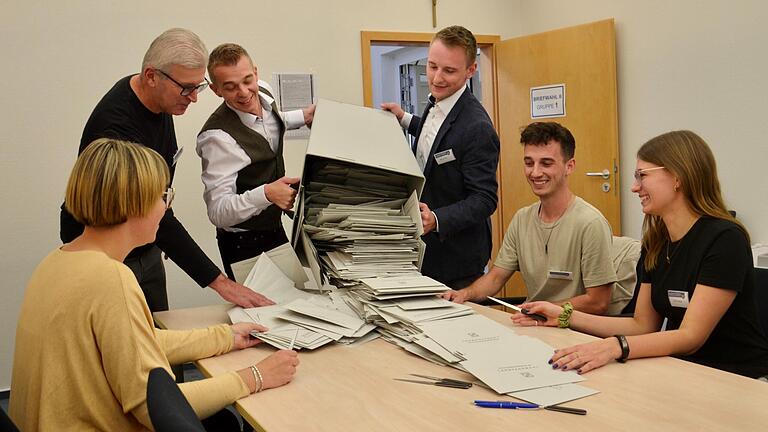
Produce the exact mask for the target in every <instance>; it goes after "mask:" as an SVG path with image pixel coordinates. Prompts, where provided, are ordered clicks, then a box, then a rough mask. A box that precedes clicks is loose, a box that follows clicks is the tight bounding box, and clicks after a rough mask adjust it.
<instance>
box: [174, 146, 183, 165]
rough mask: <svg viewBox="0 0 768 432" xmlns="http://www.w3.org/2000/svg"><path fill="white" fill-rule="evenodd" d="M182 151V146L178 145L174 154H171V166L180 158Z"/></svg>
mask: <svg viewBox="0 0 768 432" xmlns="http://www.w3.org/2000/svg"><path fill="white" fill-rule="evenodd" d="M182 153H184V146H181V147H179V149H178V150H176V154H175V155H173V163H172V164H171V166H173V165H176V162H178V161H179V158H181V154H182Z"/></svg>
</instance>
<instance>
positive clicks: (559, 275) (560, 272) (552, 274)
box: [549, 270, 573, 280]
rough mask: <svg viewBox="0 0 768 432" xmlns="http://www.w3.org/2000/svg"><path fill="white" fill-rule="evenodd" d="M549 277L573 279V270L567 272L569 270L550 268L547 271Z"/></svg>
mask: <svg viewBox="0 0 768 432" xmlns="http://www.w3.org/2000/svg"><path fill="white" fill-rule="evenodd" d="M549 278H550V279H563V280H573V272H569V271H565V270H550V271H549Z"/></svg>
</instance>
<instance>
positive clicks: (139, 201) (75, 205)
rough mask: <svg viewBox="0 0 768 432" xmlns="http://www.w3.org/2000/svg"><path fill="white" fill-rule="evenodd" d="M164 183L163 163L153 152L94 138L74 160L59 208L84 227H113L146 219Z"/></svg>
mask: <svg viewBox="0 0 768 432" xmlns="http://www.w3.org/2000/svg"><path fill="white" fill-rule="evenodd" d="M169 178H170V175H169V173H168V166H167V164H166V163H165V160H163V158H162V156H160V155H159V154H158V153H157V152H155V151H154V150H152V149H150V148H147V147H144V146H142V145H139V144H135V143H130V142H126V141H119V140H114V139H107V138H100V139H97V140H95V141H93V142H92V143H91V144H89V145H88V147H87V148H86V149H85V151H83V152H82V153H81V154H80V156H79V157H78V158H77V162H75V166H74V167H73V168H72V173H71V174H70V176H69V181H68V182H67V191H66V196H65V198H64V206H65V207H66V209H67V211H69V212H70V213H71V214H72V216H74V218H75V220H77V221H78V222H80V223H81V224H83V225H85V226H89V227H105V226H113V225H118V224H121V223H123V222H125V221H127V220H128V218H129V217H143V216H146V215H147V214H149V211H150V210H151V209H152V207H153V206H154V205H156V203H157V200H158V199H159V198H160V197H161V196H162V194H163V192H164V191H165V189H166V187H167V185H168V181H169Z"/></svg>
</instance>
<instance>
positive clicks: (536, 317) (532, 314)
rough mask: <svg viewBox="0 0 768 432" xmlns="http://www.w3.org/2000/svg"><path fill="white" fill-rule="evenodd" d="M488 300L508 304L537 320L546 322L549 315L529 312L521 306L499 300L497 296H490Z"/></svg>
mask: <svg viewBox="0 0 768 432" xmlns="http://www.w3.org/2000/svg"><path fill="white" fill-rule="evenodd" d="M488 300H492V301H495V302H496V303H498V304H500V305H502V306H506V307H508V308H510V309H513V310H516V311H518V312H520V313H522V314H523V315H528V316H529V317H531V318H533V319H535V320H536V321H542V322H544V321H546V320H547V317H545V316H544V315H541V314H537V313H530V312H528V309H523V308H521V307H520V306H515V305H513V304H510V303H507V302H505V301H502V300H499V299H497V298H495V297H491V296H488Z"/></svg>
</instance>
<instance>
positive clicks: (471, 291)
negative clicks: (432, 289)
mask: <svg viewBox="0 0 768 432" xmlns="http://www.w3.org/2000/svg"><path fill="white" fill-rule="evenodd" d="M513 273H514V272H513V271H509V270H505V269H503V268H501V267H497V266H493V267H492V268H491V271H489V272H488V273H486V274H484V275H482V276H481V277H480V278H479V279H478V280H476V281H475V282H473V283H472V285H470V286H468V287H466V288H464V289H460V290H458V291H447V292H445V293H443V295H442V297H443V298H444V299H446V300H451V301H452V302H455V303H464V302H465V301H480V300H484V299H485V298H486V297H488V296H489V295H494V294H496V293H497V292H499V290H501V287H503V286H504V284H505V283H506V282H507V281H508V280H509V278H510V277H512V274H513Z"/></svg>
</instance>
